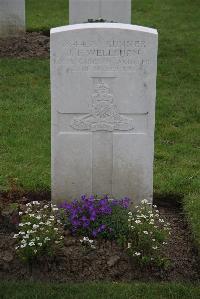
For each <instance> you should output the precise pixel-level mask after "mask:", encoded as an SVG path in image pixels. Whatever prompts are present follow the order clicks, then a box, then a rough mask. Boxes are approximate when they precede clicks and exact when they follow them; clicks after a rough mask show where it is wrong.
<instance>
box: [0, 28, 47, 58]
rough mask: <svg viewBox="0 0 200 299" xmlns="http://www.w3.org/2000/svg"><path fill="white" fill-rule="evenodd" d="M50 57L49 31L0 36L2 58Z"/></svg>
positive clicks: (0, 56)
mask: <svg viewBox="0 0 200 299" xmlns="http://www.w3.org/2000/svg"><path fill="white" fill-rule="evenodd" d="M2 57H16V58H33V57H36V58H48V57H49V32H26V34H24V35H22V36H20V37H12V38H0V58H2Z"/></svg>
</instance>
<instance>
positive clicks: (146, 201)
mask: <svg viewBox="0 0 200 299" xmlns="http://www.w3.org/2000/svg"><path fill="white" fill-rule="evenodd" d="M141 203H142V204H145V203H147V204H148V203H149V202H148V200H147V199H143V200H142V201H141Z"/></svg>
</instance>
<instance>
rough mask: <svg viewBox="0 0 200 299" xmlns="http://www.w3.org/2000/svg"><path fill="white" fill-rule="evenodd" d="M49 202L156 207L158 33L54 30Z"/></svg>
mask: <svg viewBox="0 0 200 299" xmlns="http://www.w3.org/2000/svg"><path fill="white" fill-rule="evenodd" d="M50 46H51V95H52V199H53V201H54V202H59V201H62V200H65V199H67V200H71V199H74V198H79V197H80V194H83V193H85V194H99V195H103V194H108V195H110V196H113V197H116V198H120V197H124V196H128V197H130V198H131V199H132V200H133V201H134V202H140V201H141V200H142V199H144V198H146V199H148V200H152V193H153V156H154V113H155V98H156V71H157V31H156V30H155V29H151V28H146V27H140V26H133V25H127V24H112V23H104V24H97V23H96V24H81V25H80V24H79V25H70V26H64V27H59V28H54V29H52V30H51V41H50Z"/></svg>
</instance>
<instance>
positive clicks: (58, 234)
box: [14, 201, 63, 262]
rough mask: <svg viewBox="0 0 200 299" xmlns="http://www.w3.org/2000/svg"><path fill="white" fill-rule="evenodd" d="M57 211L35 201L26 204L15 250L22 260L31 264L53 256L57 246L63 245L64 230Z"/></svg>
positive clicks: (15, 236)
mask: <svg viewBox="0 0 200 299" xmlns="http://www.w3.org/2000/svg"><path fill="white" fill-rule="evenodd" d="M55 211H57V208H56V207H55V206H54V205H50V204H47V205H44V206H42V205H41V204H40V203H39V202H37V201H33V202H32V203H28V204H26V210H25V211H24V212H19V215H22V216H21V222H20V223H19V228H20V231H19V232H18V233H17V234H15V235H14V239H17V246H16V247H15V249H16V250H17V253H18V255H19V257H20V258H21V259H22V260H24V261H28V262H29V261H32V260H33V259H34V258H36V257H39V256H44V255H52V254H54V250H55V248H56V246H55V245H57V246H58V245H62V242H61V240H62V239H63V236H62V229H61V225H60V223H59V221H58V220H57V219H56V217H55Z"/></svg>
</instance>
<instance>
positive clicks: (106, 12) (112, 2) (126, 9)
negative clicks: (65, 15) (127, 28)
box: [69, 0, 131, 24]
mask: <svg viewBox="0 0 200 299" xmlns="http://www.w3.org/2000/svg"><path fill="white" fill-rule="evenodd" d="M99 18H102V19H104V20H106V21H107V22H110V21H114V22H117V23H128V24H130V23H131V0H69V23H70V24H79V23H86V22H87V21H88V19H94V20H95V19H99Z"/></svg>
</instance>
